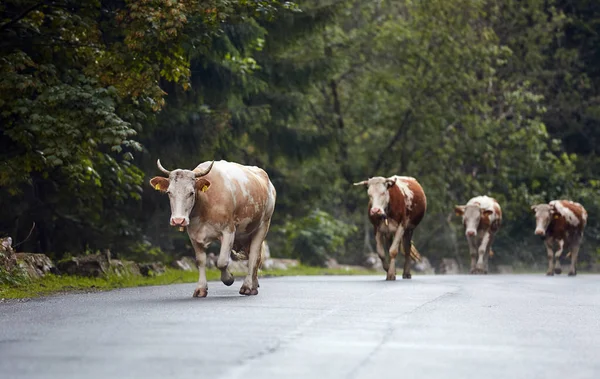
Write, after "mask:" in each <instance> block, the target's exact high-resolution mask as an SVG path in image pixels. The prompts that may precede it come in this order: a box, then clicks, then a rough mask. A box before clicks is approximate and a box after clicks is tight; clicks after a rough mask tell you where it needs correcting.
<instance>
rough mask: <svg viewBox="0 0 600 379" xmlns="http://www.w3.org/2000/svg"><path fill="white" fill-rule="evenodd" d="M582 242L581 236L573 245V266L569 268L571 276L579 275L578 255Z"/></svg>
mask: <svg viewBox="0 0 600 379" xmlns="http://www.w3.org/2000/svg"><path fill="white" fill-rule="evenodd" d="M580 244H581V238H578V239H577V240H575V241H574V242H573V244H572V247H571V268H570V269H569V276H575V275H577V257H578V255H579V246H580Z"/></svg>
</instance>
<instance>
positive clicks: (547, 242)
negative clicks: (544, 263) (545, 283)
mask: <svg viewBox="0 0 600 379" xmlns="http://www.w3.org/2000/svg"><path fill="white" fill-rule="evenodd" d="M544 244H545V245H546V254H547V255H548V271H547V272H546V275H548V276H552V275H554V252H553V251H552V239H551V238H546V240H545V241H544Z"/></svg>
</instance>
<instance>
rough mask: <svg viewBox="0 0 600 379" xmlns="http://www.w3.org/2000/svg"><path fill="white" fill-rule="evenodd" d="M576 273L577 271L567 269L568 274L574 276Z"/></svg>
mask: <svg viewBox="0 0 600 379" xmlns="http://www.w3.org/2000/svg"><path fill="white" fill-rule="evenodd" d="M576 275H577V271H569V276H576Z"/></svg>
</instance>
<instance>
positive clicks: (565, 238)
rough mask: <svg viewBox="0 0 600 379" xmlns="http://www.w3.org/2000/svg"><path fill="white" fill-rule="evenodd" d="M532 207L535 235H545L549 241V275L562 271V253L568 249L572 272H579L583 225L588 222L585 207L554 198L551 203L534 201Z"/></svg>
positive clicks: (570, 274)
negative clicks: (554, 250) (556, 248)
mask: <svg viewBox="0 0 600 379" xmlns="http://www.w3.org/2000/svg"><path fill="white" fill-rule="evenodd" d="M531 209H532V210H533V211H534V212H535V235H537V236H541V237H543V238H544V244H545V245H546V253H547V255H548V272H546V275H549V276H552V275H554V274H555V273H556V274H560V273H562V268H561V267H560V257H561V255H562V253H563V251H564V249H567V251H568V254H567V257H569V255H571V268H570V269H569V276H575V275H577V256H578V254H579V247H580V245H581V240H582V238H583V229H584V228H585V225H586V224H587V212H586V210H585V208H584V207H583V206H582V205H581V204H579V203H576V202H573V201H570V200H552V201H551V202H550V203H548V204H536V205H532V206H531ZM555 243H556V244H557V245H558V250H557V251H556V254H554V252H553V248H554V244H555ZM555 258H556V264H555V263H554V259H555Z"/></svg>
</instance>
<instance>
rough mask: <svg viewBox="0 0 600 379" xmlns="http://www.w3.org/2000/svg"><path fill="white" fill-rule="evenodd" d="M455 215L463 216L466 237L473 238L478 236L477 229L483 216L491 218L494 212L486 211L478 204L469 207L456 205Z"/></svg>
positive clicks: (468, 205)
mask: <svg viewBox="0 0 600 379" xmlns="http://www.w3.org/2000/svg"><path fill="white" fill-rule="evenodd" d="M454 213H456V215H457V216H462V219H463V225H464V226H465V235H466V236H467V237H473V236H476V235H477V228H478V227H479V221H480V220H481V216H483V215H487V216H490V215H491V214H492V213H493V212H492V211H491V210H484V209H481V207H480V206H479V205H478V204H467V205H456V206H455V207H454Z"/></svg>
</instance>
